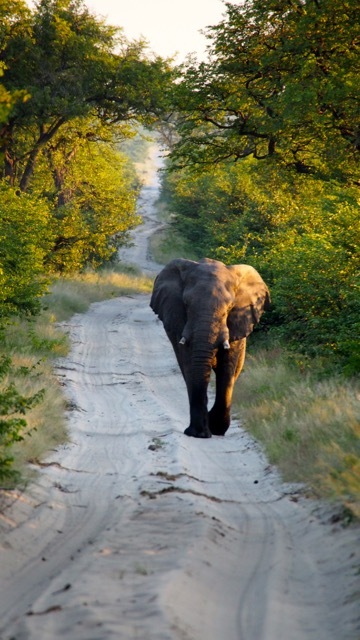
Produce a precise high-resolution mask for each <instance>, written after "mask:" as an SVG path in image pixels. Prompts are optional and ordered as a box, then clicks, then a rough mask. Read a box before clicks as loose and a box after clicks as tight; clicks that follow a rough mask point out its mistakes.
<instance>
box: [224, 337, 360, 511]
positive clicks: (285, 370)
mask: <svg viewBox="0 0 360 640" xmlns="http://www.w3.org/2000/svg"><path fill="white" fill-rule="evenodd" d="M234 406H235V407H236V408H237V410H238V411H239V414H240V417H241V420H242V421H243V424H244V426H245V428H247V429H248V430H249V431H250V432H251V433H252V434H253V435H254V436H255V437H256V438H257V439H258V440H259V441H260V442H262V443H263V445H264V449H265V451H266V453H267V456H268V458H269V460H270V462H271V463H274V464H276V465H277V466H278V467H279V469H280V471H281V473H282V474H283V477H284V479H285V480H289V481H298V482H305V483H306V484H307V485H308V486H309V487H310V488H311V489H312V490H313V492H314V493H315V494H316V495H318V496H326V497H332V498H334V499H338V500H341V501H342V502H343V503H344V504H345V505H346V506H348V507H349V508H350V509H351V510H352V511H353V513H355V514H356V515H360V385H359V383H358V382H356V381H354V380H353V381H350V380H344V379H340V378H337V377H336V378H335V377H334V378H327V379H326V380H325V379H323V380H321V379H319V376H318V375H316V374H315V373H311V372H309V371H305V372H303V371H302V370H301V368H300V367H299V366H296V364H295V363H294V362H292V363H289V361H288V360H287V358H286V357H285V355H284V352H282V351H281V350H274V351H268V352H266V351H261V352H258V353H257V354H256V355H253V356H248V358H247V363H246V368H245V370H244V372H243V374H242V375H241V377H240V382H239V384H238V385H237V389H236V392H235V398H234Z"/></svg>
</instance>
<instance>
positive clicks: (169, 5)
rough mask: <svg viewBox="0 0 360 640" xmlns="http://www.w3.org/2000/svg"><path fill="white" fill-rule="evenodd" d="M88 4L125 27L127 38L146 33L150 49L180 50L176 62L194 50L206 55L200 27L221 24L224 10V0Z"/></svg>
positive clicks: (165, 54)
mask: <svg viewBox="0 0 360 640" xmlns="http://www.w3.org/2000/svg"><path fill="white" fill-rule="evenodd" d="M231 1H232V2H233V3H234V4H238V3H237V2H236V1H235V0H231ZM85 4H86V6H87V7H88V8H89V9H90V10H91V11H92V12H93V13H96V14H97V15H99V16H101V17H104V18H106V21H107V22H108V23H109V24H111V25H114V26H119V27H122V28H123V29H124V34H125V36H126V37H127V38H129V39H138V38H140V37H144V38H145V39H146V40H147V41H148V42H149V45H150V49H151V50H152V51H154V52H155V53H157V54H159V55H161V56H163V57H169V56H173V55H174V54H178V56H177V57H176V62H182V61H183V60H184V58H185V56H186V54H188V53H194V52H195V53H196V54H197V56H198V58H204V57H205V54H204V52H205V47H206V44H207V39H206V38H205V37H204V36H202V35H201V34H200V33H199V30H200V29H203V28H204V27H206V26H209V25H215V24H218V23H219V22H220V21H221V19H222V16H223V14H224V13H225V6H224V4H223V2H222V0H85Z"/></svg>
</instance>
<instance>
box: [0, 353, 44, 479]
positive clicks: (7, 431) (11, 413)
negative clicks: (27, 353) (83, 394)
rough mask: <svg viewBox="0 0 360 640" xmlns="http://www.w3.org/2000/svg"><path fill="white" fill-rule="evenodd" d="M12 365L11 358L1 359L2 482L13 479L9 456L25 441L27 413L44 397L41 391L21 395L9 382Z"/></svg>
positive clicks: (26, 371)
mask: <svg viewBox="0 0 360 640" xmlns="http://www.w3.org/2000/svg"><path fill="white" fill-rule="evenodd" d="M11 370H12V364H11V359H10V358H9V357H2V358H1V359H0V481H4V480H8V479H9V478H13V477H14V475H15V472H14V470H13V469H12V463H13V460H14V459H13V456H12V455H11V454H9V450H10V448H11V446H12V445H13V444H14V443H15V442H19V441H20V440H23V435H22V434H23V431H24V429H26V426H27V423H26V420H25V418H23V417H22V416H24V415H25V413H26V411H28V410H29V409H30V408H32V407H34V406H35V405H36V404H38V403H39V402H40V401H41V400H42V399H43V396H44V390H43V389H41V390H39V391H37V392H36V393H34V394H32V395H30V396H23V395H22V394H21V393H19V392H18V391H17V389H16V387H15V385H14V383H12V382H8V375H9V374H10V373H11ZM28 374H29V370H28V368H27V367H23V368H22V371H21V375H28Z"/></svg>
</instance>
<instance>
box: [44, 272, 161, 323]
mask: <svg viewBox="0 0 360 640" xmlns="http://www.w3.org/2000/svg"><path fill="white" fill-rule="evenodd" d="M152 285H153V281H152V280H151V278H148V277H146V276H143V275H142V274H141V273H139V272H136V271H134V269H130V268H128V269H126V271H123V272H118V271H116V270H115V269H103V270H101V271H88V272H86V273H82V274H77V275H74V276H70V277H58V278H56V279H55V280H54V282H53V284H52V286H51V291H50V293H49V294H48V296H47V297H46V299H45V304H46V306H47V307H48V308H49V309H50V310H51V312H52V314H54V315H55V317H56V319H57V320H58V321H62V320H67V319H68V318H69V317H71V316H72V315H73V314H74V313H84V312H85V311H86V310H87V309H88V307H89V305H90V304H91V303H92V302H98V301H100V300H106V299H108V298H113V297H117V296H122V295H129V294H135V293H150V291H151V289H152Z"/></svg>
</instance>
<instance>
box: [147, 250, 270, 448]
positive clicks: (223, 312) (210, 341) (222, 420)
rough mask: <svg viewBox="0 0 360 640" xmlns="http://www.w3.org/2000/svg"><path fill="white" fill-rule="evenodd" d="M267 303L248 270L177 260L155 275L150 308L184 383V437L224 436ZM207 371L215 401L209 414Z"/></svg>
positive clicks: (259, 283) (264, 290) (259, 282)
mask: <svg viewBox="0 0 360 640" xmlns="http://www.w3.org/2000/svg"><path fill="white" fill-rule="evenodd" d="M269 304H270V295H269V291H268V288H267V286H266V284H265V282H264V281H263V279H262V278H261V276H260V275H259V274H258V272H257V271H256V270H255V269H254V268H253V267H251V266H249V265H245V264H238V265H231V266H225V264H223V263H222V262H219V261H217V260H212V259H210V258H203V259H202V260H200V261H199V262H195V261H193V260H186V259H184V258H176V259H175V260H172V261H171V262H169V263H168V264H167V265H166V266H165V267H164V268H163V269H162V271H160V273H159V274H158V275H157V277H156V279H155V282H154V287H153V292H152V296H151V301H150V306H151V308H152V310H153V311H154V313H155V314H157V315H158V317H159V319H160V320H161V321H162V323H163V325H164V329H165V331H166V333H167V336H168V338H169V340H170V342H171V344H172V346H173V349H174V352H175V355H176V358H177V361H178V364H179V367H180V370H181V373H182V375H183V377H184V379H185V383H186V387H187V392H188V398H189V404H190V425H189V426H188V427H187V429H185V432H184V433H185V434H186V435H188V436H193V437H195V438H210V437H211V435H216V436H223V435H225V433H226V431H227V430H228V428H229V426H230V410H231V401H232V394H233V388H234V383H235V381H236V379H237V378H238V376H239V374H240V372H241V370H242V368H243V365H244V359H245V351H246V338H247V336H248V335H249V334H250V333H251V332H252V330H253V327H254V325H255V324H256V323H257V322H259V320H260V317H261V315H262V313H263V311H264V310H266V309H267V308H268V307H269ZM212 370H213V371H214V372H215V378H216V397H215V402H214V405H213V407H212V409H211V410H210V411H208V407H207V404H208V397H207V390H208V385H209V381H210V376H211V372H212Z"/></svg>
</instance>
